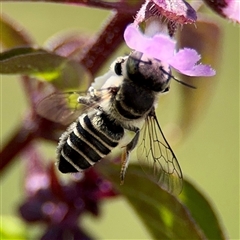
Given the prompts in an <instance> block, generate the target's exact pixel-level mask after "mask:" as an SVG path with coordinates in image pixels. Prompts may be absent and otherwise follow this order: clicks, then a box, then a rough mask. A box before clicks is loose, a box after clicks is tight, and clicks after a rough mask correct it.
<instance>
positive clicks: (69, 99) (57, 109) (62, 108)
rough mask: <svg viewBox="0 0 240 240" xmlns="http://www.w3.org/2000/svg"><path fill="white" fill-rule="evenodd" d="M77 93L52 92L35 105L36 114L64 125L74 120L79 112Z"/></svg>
mask: <svg viewBox="0 0 240 240" xmlns="http://www.w3.org/2000/svg"><path fill="white" fill-rule="evenodd" d="M78 97H79V93H77V92H54V93H52V94H50V95H48V96H47V97H45V98H43V99H42V100H41V101H40V102H38V103H37V106H36V111H37V113H38V114H39V115H40V116H42V117H44V118H47V119H49V120H51V121H53V122H59V123H62V124H64V125H66V124H69V123H70V122H73V121H74V120H76V118H77V117H78V116H79V114H80V111H81V106H80V105H79V103H78V101H77V99H78Z"/></svg>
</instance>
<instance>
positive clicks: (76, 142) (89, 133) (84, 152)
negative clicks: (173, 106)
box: [37, 51, 183, 194]
mask: <svg viewBox="0 0 240 240" xmlns="http://www.w3.org/2000/svg"><path fill="white" fill-rule="evenodd" d="M171 78H173V76H172V75H171V70H170V66H169V65H167V64H164V63H163V62H161V61H159V60H157V59H153V58H149V57H148V56H146V55H145V54H143V53H141V52H138V51H133V52H132V53H130V55H129V56H126V57H119V58H118V59H117V60H116V61H114V62H113V63H112V65H111V67H110V70H109V72H108V73H106V74H105V75H104V76H102V77H98V78H96V79H95V82H94V83H93V84H92V85H91V86H90V88H89V89H88V91H87V93H86V94H79V95H78V94H77V95H78V99H77V102H78V103H77V106H84V108H83V109H81V110H79V108H78V107H76V106H74V107H73V108H72V109H70V108H69V107H67V104H66V101H68V100H67V98H63V95H64V96H68V98H69V94H67V93H63V94H51V95H50V96H48V97H46V98H44V99H43V100H42V101H40V103H39V105H38V108H37V111H38V112H39V114H41V115H42V116H44V117H46V118H48V119H50V120H53V121H58V122H62V123H66V122H73V123H71V124H70V126H69V127H68V129H67V130H66V132H64V133H63V134H62V136H61V137H60V141H59V144H58V147H57V159H58V168H59V170H60V171H61V172H63V173H71V172H79V171H83V170H85V169H88V168H89V167H91V166H92V165H94V164H95V163H97V162H98V161H100V160H101V159H103V158H104V157H105V156H107V155H108V154H109V153H110V152H111V151H112V149H114V148H116V147H119V146H121V144H122V142H123V139H125V137H126V135H127V134H128V132H133V135H134V136H133V137H132V139H130V140H129V142H128V143H127V144H125V145H124V146H123V149H124V150H123V161H122V167H121V173H120V179H121V182H123V180H124V176H125V173H126V169H127V166H128V163H129V155H130V153H131V151H132V150H133V149H134V148H135V147H136V146H137V158H138V160H139V162H140V164H141V166H142V168H143V170H144V171H145V172H146V173H147V175H148V176H149V177H150V178H151V179H153V180H154V181H155V182H157V184H159V185H160V186H161V187H162V188H164V189H166V190H167V191H169V192H171V193H175V194H178V193H180V192H181V189H182V179H183V178H182V172H181V168H180V166H179V164H178V161H177V158H176V156H175V154H174V152H173V151H172V149H171V147H170V145H169V144H168V142H167V140H166V138H165V137H164V135H163V132H162V130H161V127H160V124H159V122H158V120H157V117H156V114H155V108H156V104H157V102H158V100H159V96H160V95H161V94H163V93H165V92H168V91H169V86H170V80H171ZM97 85H99V86H97Z"/></svg>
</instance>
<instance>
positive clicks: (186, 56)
mask: <svg viewBox="0 0 240 240" xmlns="http://www.w3.org/2000/svg"><path fill="white" fill-rule="evenodd" d="M124 39H125V42H126V44H127V45H128V46H129V47H130V48H131V49H133V50H136V51H139V52H142V53H144V54H146V55H148V56H149V57H152V58H156V59H158V60H160V61H163V62H165V63H168V64H169V65H170V66H171V67H173V68H175V69H176V70H177V71H179V72H180V73H182V74H185V75H188V76H213V75H215V74H216V72H215V70H213V69H212V68H211V67H210V66H208V65H203V64H198V61H199V60H200V59H201V56H200V55H199V54H198V53H197V52H196V51H195V50H194V49H190V48H183V49H180V50H179V51H178V52H176V41H175V40H173V39H171V38H170V37H169V36H167V35H164V34H160V33H159V34H156V35H154V36H153V37H147V36H146V35H144V34H143V33H141V32H140V31H139V30H138V29H137V28H136V27H135V26H134V25H133V24H130V25H129V26H127V28H126V29H125V32H124Z"/></svg>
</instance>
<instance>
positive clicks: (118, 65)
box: [114, 62, 122, 76]
mask: <svg viewBox="0 0 240 240" xmlns="http://www.w3.org/2000/svg"><path fill="white" fill-rule="evenodd" d="M114 71H115V73H116V74H117V75H118V76H121V75H122V63H121V62H117V63H116V64H115V66H114Z"/></svg>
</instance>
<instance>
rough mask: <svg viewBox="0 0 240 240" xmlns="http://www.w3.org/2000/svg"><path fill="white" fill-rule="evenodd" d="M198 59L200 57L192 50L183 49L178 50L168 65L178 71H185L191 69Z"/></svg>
mask: <svg viewBox="0 0 240 240" xmlns="http://www.w3.org/2000/svg"><path fill="white" fill-rule="evenodd" d="M200 59H201V57H200V55H199V54H198V53H197V52H196V51H195V50H194V49H190V48H184V49H181V50H179V52H178V53H176V55H175V56H174V57H173V58H172V59H171V61H170V62H169V63H170V65H171V66H173V67H174V68H176V69H178V70H187V69H191V68H192V67H193V66H194V65H195V64H196V63H197V62H198V61H199V60H200Z"/></svg>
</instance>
